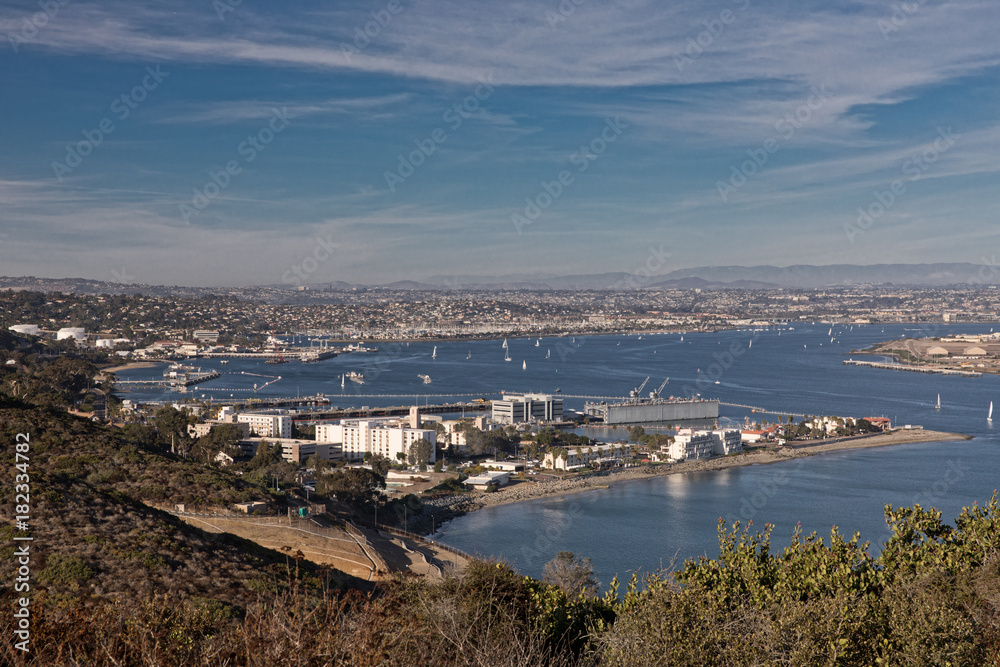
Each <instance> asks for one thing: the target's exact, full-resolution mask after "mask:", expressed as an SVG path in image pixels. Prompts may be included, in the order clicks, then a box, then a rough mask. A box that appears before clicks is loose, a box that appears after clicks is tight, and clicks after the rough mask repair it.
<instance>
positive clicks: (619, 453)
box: [542, 444, 630, 470]
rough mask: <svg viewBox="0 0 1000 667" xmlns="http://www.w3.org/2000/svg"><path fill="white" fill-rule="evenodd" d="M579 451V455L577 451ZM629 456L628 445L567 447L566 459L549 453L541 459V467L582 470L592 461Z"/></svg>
mask: <svg viewBox="0 0 1000 667" xmlns="http://www.w3.org/2000/svg"><path fill="white" fill-rule="evenodd" d="M578 450H579V453H577V451H578ZM629 456H630V449H629V446H628V445H624V444H611V445H593V446H592V447H567V448H566V458H565V459H563V458H562V456H559V455H556V454H553V453H552V452H549V453H547V454H546V455H545V458H544V459H542V466H543V467H545V468H552V469H553V470H573V469H574V468H583V467H584V466H588V465H590V464H591V463H592V462H594V461H603V460H615V461H617V460H620V459H625V458H628V457H629Z"/></svg>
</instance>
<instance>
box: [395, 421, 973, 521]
mask: <svg viewBox="0 0 1000 667" xmlns="http://www.w3.org/2000/svg"><path fill="white" fill-rule="evenodd" d="M969 439H971V436H967V435H960V434H958V433H945V432H942V431H928V430H923V429H913V430H903V429H898V430H896V431H893V432H891V433H879V434H876V435H868V436H857V437H853V438H836V439H829V440H819V441H807V442H804V443H802V444H795V445H794V446H784V447H780V448H777V449H755V450H751V451H749V452H744V453H742V454H736V455H733V456H720V457H717V458H712V459H705V460H700V461H685V462H683V463H672V464H668V463H663V464H652V465H643V466H636V467H632V468H623V469H620V470H611V471H607V472H599V473H593V474H590V475H586V476H582V477H581V476H572V477H567V478H565V479H554V480H547V481H544V482H516V483H514V484H512V485H510V486H508V487H506V488H504V489H501V490H499V491H496V492H493V493H485V492H477V493H474V494H462V495H454V496H448V497H445V498H436V499H433V500H427V501H425V503H424V505H425V508H426V510H429V511H425V512H424V514H423V515H422V516H421V517H420V523H419V524H417V523H416V522H414V521H413V520H412V519H411V522H410V526H411V530H412V529H419V530H420V531H421V532H428V530H429V529H430V527H431V524H430V522H431V519H430V516H431V515H433V516H434V517H435V520H436V521H437V522H438V524H440V523H441V522H443V521H447V520H448V519H451V518H454V517H457V516H461V515H462V514H467V513H468V512H474V511H476V510H480V509H483V508H486V507H496V506H499V505H509V504H511V503H518V502H524V501H527V500H536V499H538V498H547V497H554V496H564V495H570V494H576V493H584V492H587V491H593V490H596V489H606V488H608V487H609V486H611V485H612V484H616V483H620V482H627V481H632V480H636V479H649V478H651V477H661V476H665V475H678V474H683V473H689V472H709V471H713V470H723V469H727V468H735V467H739V466H748V465H766V464H770V463H778V462H781V461H790V460H792V459H797V458H802V457H806V456H817V455H820V454H827V453H830V452H836V451H843V450H849V449H869V448H873V447H887V446H891V445H902V444H908V443H916V442H946V441H955V440H969ZM812 442H815V443H816V444H811V443H812ZM423 520H426V522H427V524H428V525H427V527H426V528H425V527H424V526H423V525H422V523H423Z"/></svg>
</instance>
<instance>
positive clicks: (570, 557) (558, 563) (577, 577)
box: [542, 551, 600, 597]
mask: <svg viewBox="0 0 1000 667" xmlns="http://www.w3.org/2000/svg"><path fill="white" fill-rule="evenodd" d="M542 580H543V581H545V582H547V583H550V584H552V585H554V586H558V587H559V588H560V589H562V591H563V592H564V593H566V595H568V596H570V597H575V596H577V595H579V594H581V593H582V594H584V595H586V596H588V597H590V596H593V595H595V594H596V593H597V588H598V586H600V583H599V582H598V581H597V578H596V577H595V576H594V565H593V563H591V562H590V559H589V558H585V557H582V556H580V557H578V556H577V555H576V554H574V553H573V552H572V551H560V552H559V553H558V554H556V557H555V558H553V559H552V560H550V561H549V562H548V563H546V564H545V567H543V568H542Z"/></svg>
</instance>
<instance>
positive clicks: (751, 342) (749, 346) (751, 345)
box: [747, 338, 753, 350]
mask: <svg viewBox="0 0 1000 667" xmlns="http://www.w3.org/2000/svg"><path fill="white" fill-rule="evenodd" d="M751 347H753V338H751V339H750V344H749V345H747V349H748V350H749V349H750V348H751Z"/></svg>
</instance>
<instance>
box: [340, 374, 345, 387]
mask: <svg viewBox="0 0 1000 667" xmlns="http://www.w3.org/2000/svg"><path fill="white" fill-rule="evenodd" d="M345 379H346V378H345V377H344V375H341V376H340V388H341V389H343V388H344V380H345Z"/></svg>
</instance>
